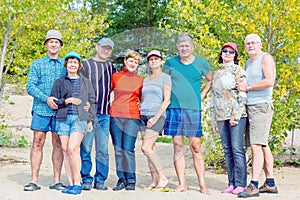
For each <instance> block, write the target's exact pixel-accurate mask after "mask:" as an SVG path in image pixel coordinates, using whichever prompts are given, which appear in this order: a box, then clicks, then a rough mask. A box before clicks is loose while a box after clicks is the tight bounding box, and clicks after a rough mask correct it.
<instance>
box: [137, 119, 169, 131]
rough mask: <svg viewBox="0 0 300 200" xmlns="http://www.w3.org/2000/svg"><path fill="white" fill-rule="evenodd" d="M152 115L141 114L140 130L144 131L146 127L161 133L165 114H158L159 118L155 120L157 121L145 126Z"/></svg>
mask: <svg viewBox="0 0 300 200" xmlns="http://www.w3.org/2000/svg"><path fill="white" fill-rule="evenodd" d="M152 117H153V116H146V115H141V127H140V131H145V130H146V129H150V130H152V131H155V132H157V133H162V130H163V129H164V125H165V121H166V117H165V116H160V118H159V119H158V120H157V122H156V123H155V124H154V125H153V126H151V127H150V128H147V122H148V120H149V119H150V118H152Z"/></svg>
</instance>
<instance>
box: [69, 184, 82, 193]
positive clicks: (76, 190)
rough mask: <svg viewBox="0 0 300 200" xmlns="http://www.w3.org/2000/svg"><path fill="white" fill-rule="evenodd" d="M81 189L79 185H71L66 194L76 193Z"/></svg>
mask: <svg viewBox="0 0 300 200" xmlns="http://www.w3.org/2000/svg"><path fill="white" fill-rule="evenodd" d="M81 190H82V187H81V185H73V187H72V189H71V190H69V192H68V193H67V194H73V195H77V194H80V193H81Z"/></svg>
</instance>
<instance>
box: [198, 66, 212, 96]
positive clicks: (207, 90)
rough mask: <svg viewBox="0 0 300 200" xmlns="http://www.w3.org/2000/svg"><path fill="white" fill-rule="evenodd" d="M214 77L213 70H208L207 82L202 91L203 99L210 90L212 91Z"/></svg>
mask: <svg viewBox="0 0 300 200" xmlns="http://www.w3.org/2000/svg"><path fill="white" fill-rule="evenodd" d="M212 77H213V74H212V72H211V71H210V72H208V74H206V76H205V78H206V80H207V83H206V84H205V86H204V89H203V91H202V93H201V100H203V99H204V97H205V96H206V95H207V94H208V92H209V91H210V89H211V85H212Z"/></svg>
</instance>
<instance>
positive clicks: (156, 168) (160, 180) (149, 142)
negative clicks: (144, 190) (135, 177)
mask: <svg viewBox="0 0 300 200" xmlns="http://www.w3.org/2000/svg"><path fill="white" fill-rule="evenodd" d="M158 134H159V133H157V132H155V131H152V130H149V129H147V130H146V131H145V133H144V139H143V144H142V151H143V153H144V154H145V155H146V156H147V158H148V163H149V168H150V171H151V175H152V184H153V183H155V187H165V186H166V185H167V184H168V180H167V178H166V177H165V175H164V173H163V170H162V166H161V164H160V161H159V158H158V156H157V154H156V153H155V141H156V139H157V137H158ZM152 184H151V185H152Z"/></svg>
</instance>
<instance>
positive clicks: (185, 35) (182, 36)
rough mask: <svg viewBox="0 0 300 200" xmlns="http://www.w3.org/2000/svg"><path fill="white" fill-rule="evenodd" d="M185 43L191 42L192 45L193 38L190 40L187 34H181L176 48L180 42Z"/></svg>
mask: <svg viewBox="0 0 300 200" xmlns="http://www.w3.org/2000/svg"><path fill="white" fill-rule="evenodd" d="M186 41H189V42H191V43H192V44H194V40H193V38H192V37H191V36H190V35H189V34H187V33H183V34H182V35H180V36H179V37H178V40H177V46H178V45H179V43H181V42H186Z"/></svg>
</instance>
